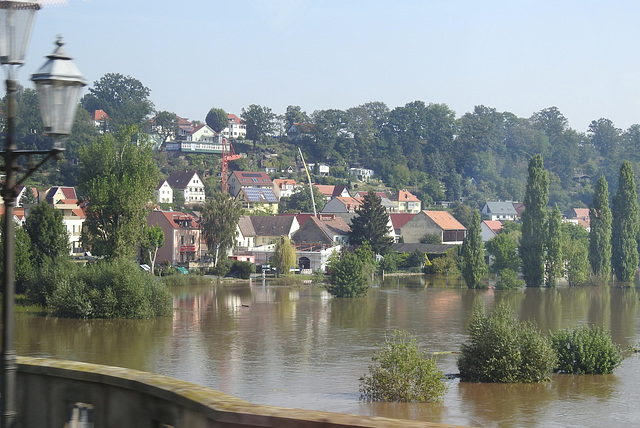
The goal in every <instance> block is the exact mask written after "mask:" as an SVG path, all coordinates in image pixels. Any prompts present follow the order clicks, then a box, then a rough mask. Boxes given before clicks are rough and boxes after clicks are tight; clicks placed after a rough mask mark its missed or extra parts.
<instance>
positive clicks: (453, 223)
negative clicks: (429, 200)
mask: <svg viewBox="0 0 640 428" xmlns="http://www.w3.org/2000/svg"><path fill="white" fill-rule="evenodd" d="M422 212H423V213H425V214H426V215H427V216H428V217H429V218H430V219H431V220H433V221H434V222H435V223H436V224H437V225H438V226H439V227H440V228H441V229H442V230H467V228H466V227H464V226H463V225H462V224H461V223H460V222H459V221H458V220H456V219H455V217H454V216H452V215H451V214H449V213H448V212H447V211H427V210H424V211H422Z"/></svg>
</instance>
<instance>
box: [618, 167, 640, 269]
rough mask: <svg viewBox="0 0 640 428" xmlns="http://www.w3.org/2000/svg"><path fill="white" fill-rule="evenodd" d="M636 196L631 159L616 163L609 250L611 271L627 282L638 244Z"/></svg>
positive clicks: (636, 257) (632, 267) (639, 222)
mask: <svg viewBox="0 0 640 428" xmlns="http://www.w3.org/2000/svg"><path fill="white" fill-rule="evenodd" d="M638 212H639V209H638V197H637V195H636V184H635V181H634V178H633V167H632V166H631V162H629V161H624V162H623V163H622V166H620V178H619V181H618V190H617V191H616V194H615V195H614V197H613V209H612V210H611V213H612V216H613V226H612V230H611V236H612V239H611V252H612V259H611V262H612V263H611V264H612V265H613V271H614V272H615V273H616V277H617V278H618V281H625V282H629V281H631V280H633V276H634V274H635V272H636V269H638V244H637V242H636V236H637V234H638V230H639V229H640V220H639V219H638Z"/></svg>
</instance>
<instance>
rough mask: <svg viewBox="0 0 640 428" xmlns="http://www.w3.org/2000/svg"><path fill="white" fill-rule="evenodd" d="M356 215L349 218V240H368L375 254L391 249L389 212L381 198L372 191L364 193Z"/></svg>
mask: <svg viewBox="0 0 640 428" xmlns="http://www.w3.org/2000/svg"><path fill="white" fill-rule="evenodd" d="M363 199H364V200H363V202H362V206H360V209H358V212H357V213H358V215H357V216H355V217H354V218H353V219H352V220H351V234H350V241H351V243H352V244H355V245H360V244H363V243H364V242H369V244H370V245H371V249H372V250H373V251H374V252H375V253H376V254H382V255H384V254H386V253H387V252H388V251H389V249H391V244H393V237H392V236H391V228H390V227H389V225H388V223H389V214H387V210H385V208H384V207H383V206H382V200H381V199H380V197H379V196H377V195H376V194H375V193H374V192H373V191H371V190H370V191H369V193H367V194H366V195H364V198H363Z"/></svg>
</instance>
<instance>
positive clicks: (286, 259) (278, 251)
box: [273, 235, 296, 275]
mask: <svg viewBox="0 0 640 428" xmlns="http://www.w3.org/2000/svg"><path fill="white" fill-rule="evenodd" d="M273 258H274V262H275V265H276V266H277V267H278V272H279V273H281V274H283V275H288V274H289V269H290V268H291V267H293V266H295V264H296V247H294V246H293V244H292V243H291V240H290V239H289V237H288V236H284V235H283V236H281V237H280V238H278V241H277V242H276V247H275V249H274V250H273Z"/></svg>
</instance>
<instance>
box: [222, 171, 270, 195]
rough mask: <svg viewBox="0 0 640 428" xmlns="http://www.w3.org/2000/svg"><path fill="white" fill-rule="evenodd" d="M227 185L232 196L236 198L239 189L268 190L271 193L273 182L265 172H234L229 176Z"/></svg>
mask: <svg viewBox="0 0 640 428" xmlns="http://www.w3.org/2000/svg"><path fill="white" fill-rule="evenodd" d="M227 183H228V186H229V194H230V195H232V196H237V195H238V193H240V190H241V189H246V188H260V189H269V190H270V191H271V193H273V182H272V181H271V178H270V177H269V175H268V174H267V173H265V172H255V171H234V172H232V173H231V175H229V180H228V181H227Z"/></svg>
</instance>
